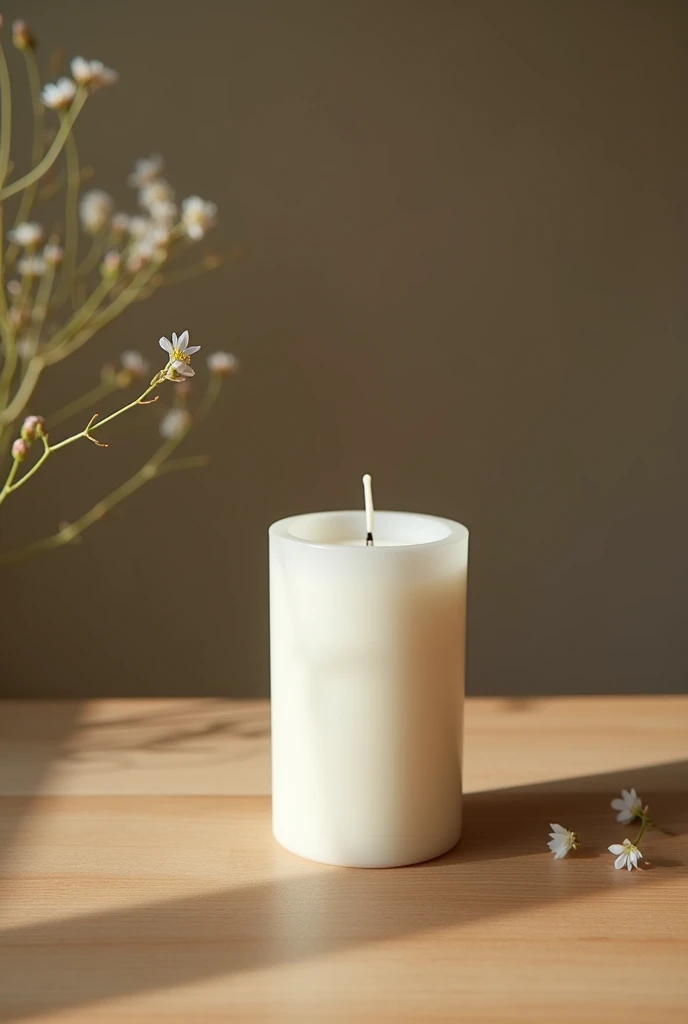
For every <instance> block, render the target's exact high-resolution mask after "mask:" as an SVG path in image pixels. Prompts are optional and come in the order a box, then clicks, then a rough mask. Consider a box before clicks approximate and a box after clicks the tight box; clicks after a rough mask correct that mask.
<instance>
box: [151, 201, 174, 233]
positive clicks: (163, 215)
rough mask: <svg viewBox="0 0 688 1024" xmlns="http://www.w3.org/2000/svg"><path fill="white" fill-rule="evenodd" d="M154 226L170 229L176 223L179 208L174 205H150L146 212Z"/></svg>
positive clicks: (165, 203)
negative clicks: (159, 225)
mask: <svg viewBox="0 0 688 1024" xmlns="http://www.w3.org/2000/svg"><path fill="white" fill-rule="evenodd" d="M148 212H149V213H150V215H151V217H152V219H153V221H154V223H155V224H161V225H163V226H164V227H166V228H171V227H172V226H173V225H174V224H176V222H177V217H178V216H179V208H178V206H177V204H176V203H171V202H164V203H152V204H151V206H150V208H149V211H148Z"/></svg>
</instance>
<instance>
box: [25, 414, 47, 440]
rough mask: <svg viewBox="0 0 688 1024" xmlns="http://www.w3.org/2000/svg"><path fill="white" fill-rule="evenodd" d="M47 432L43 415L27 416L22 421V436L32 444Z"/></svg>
mask: <svg viewBox="0 0 688 1024" xmlns="http://www.w3.org/2000/svg"><path fill="white" fill-rule="evenodd" d="M44 432H45V420H44V419H43V417H42V416H27V417H26V419H25V420H24V422H23V423H22V428H21V436H22V438H23V440H24V441H26V442H27V443H28V444H31V442H32V441H35V440H36V438H37V437H42V435H43V433H44Z"/></svg>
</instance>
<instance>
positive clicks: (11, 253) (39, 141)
mask: <svg viewBox="0 0 688 1024" xmlns="http://www.w3.org/2000/svg"><path fill="white" fill-rule="evenodd" d="M22 53H23V55H24V61H25V64H26V74H27V76H28V79H29V92H30V93H31V106H32V107H33V150H32V153H31V164H32V166H33V167H36V166H37V164H38V163H39V161H40V159H41V157H42V156H43V120H44V118H43V109H44V108H43V103H42V102H41V76H40V74H39V72H38V64H37V63H36V54H35V52H34V50H33V47H31V46H29V47H27V48H26V49H24V50H22ZM37 189H38V184H37V183H34V184H33V185H29V187H28V188H27V189H26V190H25V192H24V195H23V196H22V197H21V202H20V204H19V209H18V210H17V216H16V217H15V220H14V226H15V227H16V226H17V224H23V223H24V222H25V221H27V220H28V219H29V216H30V215H31V210H32V209H33V204H34V200H35V198H36V191H37ZM18 248H19V247H18V246H16V245H12V246H10V248H9V249H8V250H7V263H8V265H12V264H13V263H14V260H15V257H16V255H17V251H18Z"/></svg>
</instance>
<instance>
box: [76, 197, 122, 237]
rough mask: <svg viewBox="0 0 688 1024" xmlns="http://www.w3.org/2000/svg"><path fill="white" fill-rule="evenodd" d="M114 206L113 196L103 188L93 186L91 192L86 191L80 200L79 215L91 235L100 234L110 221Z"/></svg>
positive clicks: (84, 227) (83, 225)
mask: <svg viewBox="0 0 688 1024" xmlns="http://www.w3.org/2000/svg"><path fill="white" fill-rule="evenodd" d="M114 208H115V203H114V200H113V198H112V196H110V195H108V193H107V192H104V191H103V189H102V188H92V189H91V190H90V191H89V192H84V194H83V196H82V197H81V201H80V202H79V217H80V219H81V225H82V227H83V229H84V231H86V232H88V234H89V235H98V234H100V232H101V231H102V230H103V229H104V228H106V227H107V225H108V224H109V223H110V220H111V219H112V213H113V210H114Z"/></svg>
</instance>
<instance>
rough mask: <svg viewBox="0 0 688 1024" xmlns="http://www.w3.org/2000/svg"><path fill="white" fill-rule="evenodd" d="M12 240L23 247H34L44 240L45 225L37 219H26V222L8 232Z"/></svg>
mask: <svg viewBox="0 0 688 1024" xmlns="http://www.w3.org/2000/svg"><path fill="white" fill-rule="evenodd" d="M7 237H8V238H9V240H10V242H14V244H15V245H20V246H21V247H22V249H33V248H35V246H37V245H40V243H41V242H42V241H43V226H42V225H41V224H37V223H36V221H33V220H31V221H26V222H25V223H24V224H17V226H16V228H12V230H11V231H8V232H7Z"/></svg>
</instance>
